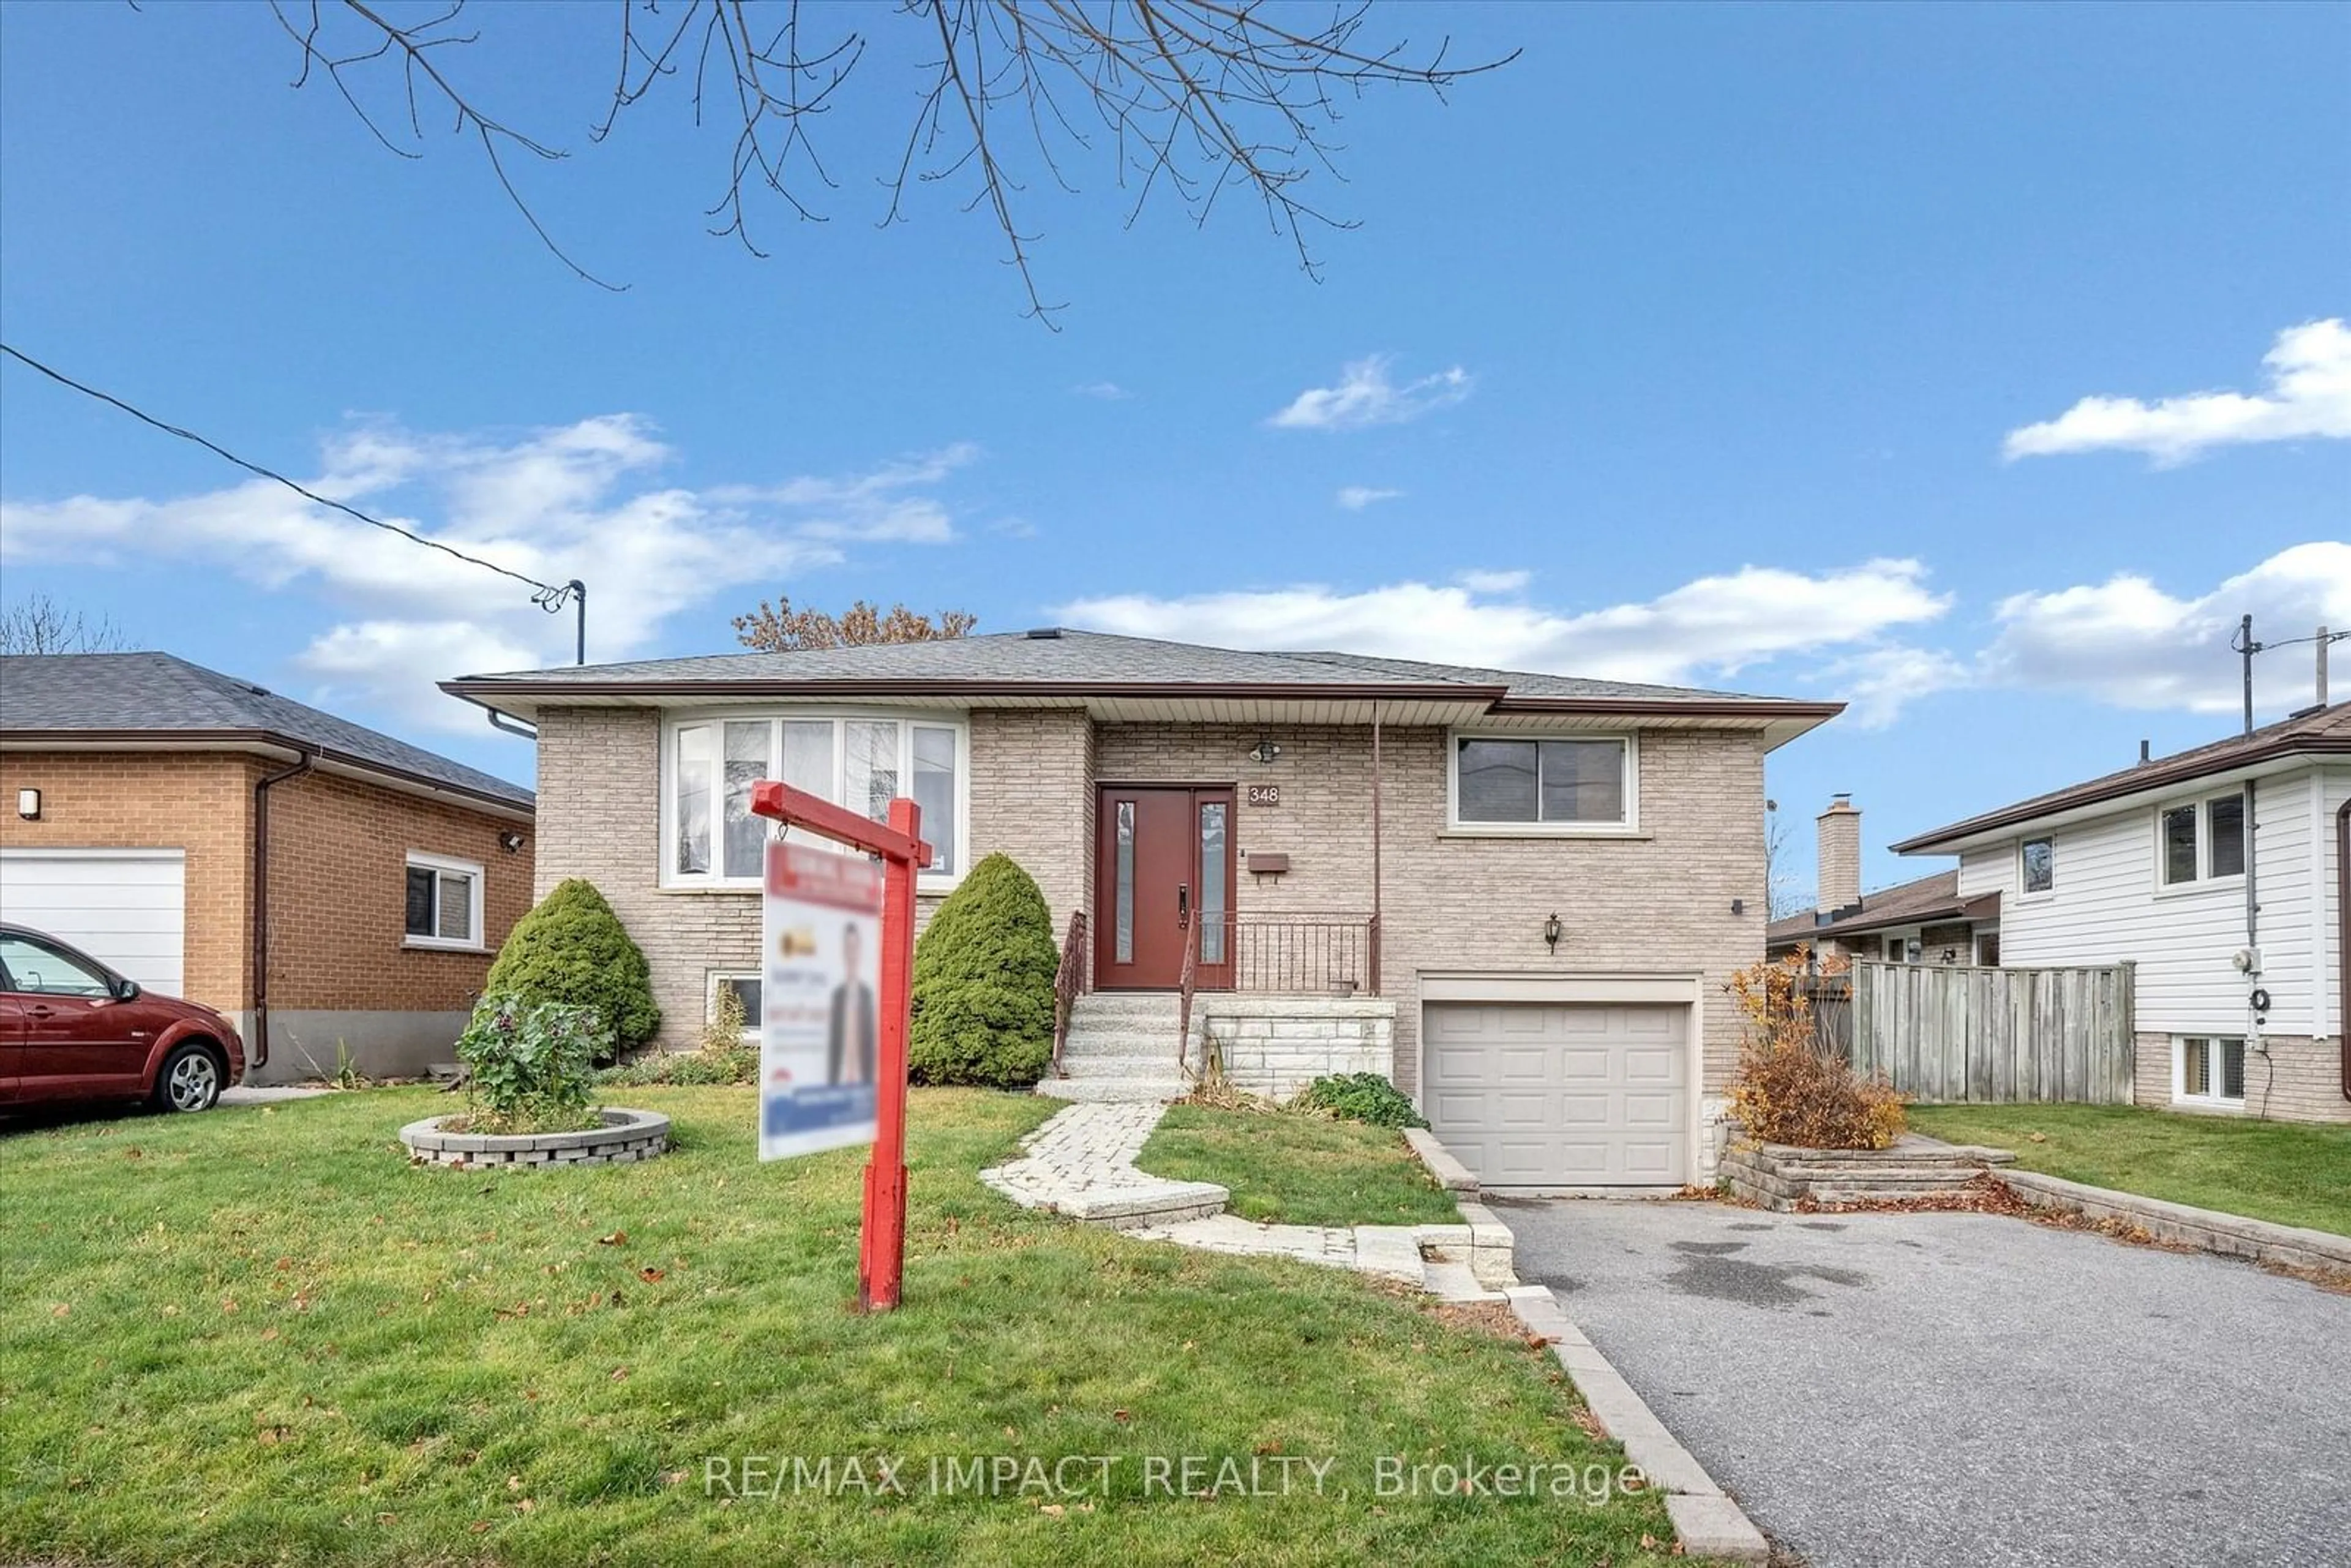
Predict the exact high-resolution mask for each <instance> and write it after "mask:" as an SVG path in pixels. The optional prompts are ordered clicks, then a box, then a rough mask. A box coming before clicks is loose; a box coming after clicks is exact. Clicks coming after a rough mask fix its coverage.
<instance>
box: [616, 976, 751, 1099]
mask: <svg viewBox="0 0 2351 1568" xmlns="http://www.w3.org/2000/svg"><path fill="white" fill-rule="evenodd" d="M748 1021H749V1020H748V1019H746V1018H745V1017H744V1016H743V998H742V994H741V993H740V992H738V991H737V990H736V989H735V988H734V987H732V986H721V987H719V988H718V990H717V994H716V999H715V1000H714V1001H713V1002H712V1003H711V1008H710V1021H709V1022H708V1023H705V1024H704V1025H703V1026H702V1045H701V1049H699V1050H697V1051H649V1052H647V1053H646V1054H645V1055H643V1056H640V1057H639V1058H637V1059H636V1060H635V1061H629V1062H623V1063H622V1064H621V1065H619V1066H617V1067H608V1068H606V1069H605V1070H604V1071H601V1072H599V1073H598V1074H597V1075H596V1082H599V1083H603V1084H617V1085H620V1086H621V1087H623V1088H632V1089H634V1088H643V1087H644V1086H646V1085H649V1084H656V1083H668V1084H680V1085H713V1084H745V1083H756V1082H758V1080H759V1048H758V1046H757V1045H754V1044H752V1043H751V1042H750V1041H749V1040H745V1039H744V1038H743V1030H744V1026H745V1025H746V1024H747V1022H748Z"/></svg>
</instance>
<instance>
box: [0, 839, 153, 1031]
mask: <svg viewBox="0 0 2351 1568" xmlns="http://www.w3.org/2000/svg"><path fill="white" fill-rule="evenodd" d="M186 882H187V862H186V857H185V856H184V855H183V853H182V852H180V851H178V850H0V920H5V921H7V922H9V923H10V924H12V925H29V926H31V927H32V928H33V929H34V930H36V931H46V932H47V933H48V934H49V935H50V936H55V937H57V939H58V940H60V941H62V942H67V943H69V944H71V945H72V946H76V947H78V948H80V949H81V950H82V951H83V952H85V953H88V954H89V956H91V957H93V958H96V959H98V960H99V962H100V963H103V964H107V965H110V966H111V967H114V968H116V969H119V970H120V971H121V972H122V973H123V974H126V975H128V976H130V977H131V978H132V979H134V980H136V981H138V982H139V983H140V984H141V986H143V987H145V988H147V989H149V990H151V991H162V992H163V993H164V994H165V995H167V996H174V997H176V996H182V995H184V994H185V992H184V991H183V988H182V987H183V981H184V980H185V978H186V975H185V971H184V969H183V967H182V958H183V951H184V942H185V936H186V929H187V907H188V901H187V892H186Z"/></svg>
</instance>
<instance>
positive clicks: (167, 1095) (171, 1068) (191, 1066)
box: [155, 1045, 221, 1111]
mask: <svg viewBox="0 0 2351 1568" xmlns="http://www.w3.org/2000/svg"><path fill="white" fill-rule="evenodd" d="M220 1092H221V1065H220V1059H219V1058H218V1057H216V1056H214V1054H213V1053H212V1052H211V1051H208V1050H206V1049H205V1048H204V1047H203V1046H201V1045H183V1046H180V1047H179V1048H177V1049H176V1050H174V1051H172V1054H171V1055H169V1056H167V1057H165V1058H164V1059H163V1071H161V1072H159V1073H157V1074H156V1075H155V1103H156V1104H158V1105H160V1106H162V1108H163V1109H164V1110H166V1111H209V1110H211V1109H212V1107H213V1103H214V1102H215V1101H217V1100H218V1099H219V1098H220Z"/></svg>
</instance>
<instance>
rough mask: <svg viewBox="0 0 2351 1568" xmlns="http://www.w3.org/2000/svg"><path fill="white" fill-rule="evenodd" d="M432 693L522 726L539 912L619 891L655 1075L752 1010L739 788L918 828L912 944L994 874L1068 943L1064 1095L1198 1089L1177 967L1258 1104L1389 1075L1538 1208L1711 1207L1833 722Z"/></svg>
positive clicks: (1009, 680) (1261, 696) (971, 680)
mask: <svg viewBox="0 0 2351 1568" xmlns="http://www.w3.org/2000/svg"><path fill="white" fill-rule="evenodd" d="M444 689H446V690H448V691H450V692H451V693H453V694H455V695H458V696H461V697H464V698H466V699H468V700H470V701H473V702H475V703H479V704H481V705H482V706H486V707H489V708H492V709H495V710H497V711H500V712H503V713H505V714H507V715H509V716H513V717H515V718H518V719H522V720H526V721H528V722H529V723H531V724H534V725H536V726H537V727H538V806H539V812H538V835H539V837H538V859H537V868H538V887H539V890H540V892H541V893H544V892H545V891H546V890H547V889H549V888H550V887H552V886H553V885H554V884H555V883H557V882H559V881H560V880H562V879H563V878H565V877H572V876H580V877H586V878H588V879H589V880H590V881H591V882H593V883H596V885H597V886H598V887H599V888H601V890H602V891H603V893H604V894H605V896H606V897H607V898H609V899H610V900H611V904H612V905H613V907H614V908H615V909H616V910H617V911H618V912H619V913H620V915H621V918H622V921H624V922H625V923H626V924H627V925H628V927H629V929H630V931H631V932H632V935H633V936H635V937H636V939H637V941H638V942H639V943H640V944H641V945H642V946H643V948H644V950H645V953H646V956H648V958H649V959H650V960H651V961H652V966H653V982H654V986H655V988H656V990H657V993H658V997H659V1000H660V1002H661V1005H662V1009H663V1015H664V1023H663V1036H662V1038H663V1040H664V1043H666V1044H669V1045H673V1046H683V1045H684V1044H686V1043H688V1042H689V1041H690V1040H691V1038H692V1037H693V1035H694V1033H695V1030H696V1028H697V1026H698V1025H699V1024H700V1023H701V1022H702V1020H703V1019H704V1018H705V1016H706V1014H707V1010H708V1008H709V1006H710V1003H711V998H713V997H714V996H715V995H716V989H717V988H719V987H720V986H734V987H737V988H744V989H748V988H753V987H756V986H757V984H758V980H757V977H756V971H757V968H758V927H759V898H758V865H759V862H760V858H761V855H762V849H761V845H762V844H763V842H764V841H765V839H766V834H767V827H768V824H767V822H766V821H765V820H764V819H760V818H758V817H755V816H752V815H751V814H750V813H749V811H748V810H747V802H748V795H749V790H750V787H751V784H752V782H753V781H754V780H756V779H763V778H781V779H784V780H785V781H786V782H788V783H790V784H793V785H795V786H798V787H799V788H802V789H811V790H814V791H815V792H817V793H819V794H820V795H824V796H826V797H828V798H830V799H832V800H837V801H841V802H842V803H845V804H849V805H852V806H854V807H857V808H860V809H862V810H870V811H872V813H873V814H874V815H876V816H877V817H878V816H879V815H881V813H882V810H883V805H884V803H885V802H886V801H887V800H889V799H890V798H891V797H892V796H893V795H897V794H906V795H911V796H912V797H913V798H914V800H916V801H917V802H918V803H919V804H920V805H921V807H922V809H923V813H924V821H923V830H924V835H925V838H927V839H929V840H930V841H932V842H933V844H935V846H936V847H937V849H938V852H939V863H938V864H937V865H936V866H935V868H934V869H933V870H932V871H931V872H929V873H925V875H924V877H923V878H922V881H921V885H920V892H921V897H922V903H923V905H924V909H925V914H927V912H928V910H929V909H931V908H933V907H935V904H936V902H937V900H938V899H939V898H941V897H944V896H945V895H946V894H947V893H948V892H949V891H950V890H951V889H952V888H953V887H954V886H955V885H956V881H957V879H958V878H960V877H961V876H962V874H963V873H964V872H965V870H966V868H967V867H968V866H969V865H970V864H971V863H972V862H973V861H974V860H975V859H976V858H977V857H979V856H981V855H985V854H987V853H989V852H994V851H999V850H1000V851H1003V852H1007V853H1008V854H1010V855H1011V856H1012V857H1013V858H1014V859H1016V860H1018V861H1019V862H1020V863H1021V864H1022V865H1023V866H1024V867H1026V868H1027V869H1028V871H1029V873H1031V874H1032V875H1033V876H1035V878H1036V879H1037V882H1038V883H1039V885H1040V887H1041V888H1042V889H1043V891H1044V894H1045V897H1046V899H1047V901H1048V902H1049V903H1050V904H1051V906H1052V909H1053V915H1054V920H1055V924H1056V927H1057V929H1060V930H1061V931H1063V932H1065V933H1071V934H1072V936H1071V938H1065V940H1069V941H1071V944H1072V946H1074V948H1075V949H1076V951H1075V952H1074V953H1073V957H1076V958H1081V959H1082V960H1084V962H1085V964H1086V967H1087V968H1088V969H1089V971H1090V976H1089V981H1090V995H1089V996H1088V997H1087V998H1085V999H1084V1001H1083V1002H1082V1003H1081V1009H1080V1015H1079V1019H1078V1022H1077V1024H1076V1025H1075V1026H1074V1027H1073V1032H1072V1038H1071V1044H1070V1050H1069V1053H1068V1055H1067V1057H1066V1058H1065V1065H1066V1066H1067V1068H1068V1070H1069V1071H1070V1074H1071V1076H1070V1078H1069V1079H1067V1080H1055V1081H1052V1082H1048V1083H1047V1084H1046V1085H1045V1086H1044V1087H1045V1088H1046V1089H1047V1091H1048V1092H1061V1093H1063V1094H1066V1095H1069V1096H1071V1097H1078V1098H1087V1097H1113V1096H1116V1095H1121V1094H1130V1093H1132V1094H1143V1093H1158V1092H1167V1093H1173V1092H1176V1091H1177V1089H1178V1087H1179V1086H1180V1080H1178V1079H1177V1077H1176V1066H1175V1056H1176V1037H1175V1028H1174V1023H1173V1019H1174V1013H1173V1007H1174V1002H1173V994H1174V992H1175V988H1177V986H1178V984H1179V980H1180V978H1181V975H1182V971H1183V968H1184V966H1185V956H1186V950H1187V946H1192V949H1193V952H1194V956H1195V961H1196V984H1197V987H1198V1001H1197V1007H1196V1015H1195V1023H1196V1028H1198V1029H1199V1030H1202V1031H1204V1032H1205V1034H1206V1036H1207V1040H1208V1041H1209V1042H1211V1043H1213V1044H1214V1045H1215V1047H1216V1048H1217V1051H1218V1053H1219V1055H1220V1056H1221V1057H1222V1059H1223V1060H1224V1061H1225V1062H1226V1064H1227V1066H1228V1070H1229V1071H1231V1072H1232V1073H1233V1075H1234V1076H1235V1077H1236V1078H1237V1079H1238V1080H1240V1081H1242V1082H1245V1083H1251V1084H1255V1085H1256V1086H1258V1087H1260V1088H1263V1089H1267V1090H1270V1091H1271V1092H1277V1093H1286V1092H1289V1091H1290V1090H1291V1089H1293V1088H1295V1087H1296V1086H1297V1085H1298V1084H1299V1083H1300V1082H1303V1081H1304V1080H1305V1079H1306V1078H1309V1077H1311V1076H1312V1075H1313V1074H1314V1073H1315V1072H1317V1071H1331V1070H1353V1069H1364V1068H1368V1069H1372V1070H1376V1071H1382V1072H1385V1073H1387V1074H1389V1075H1391V1076H1392V1077H1393V1078H1394V1080H1395V1082H1396V1083H1397V1084H1398V1085H1400V1086H1401V1087H1403V1088H1405V1090H1406V1091H1408V1092H1411V1093H1413V1094H1414V1096H1415V1097H1416V1100H1417V1101H1418V1103H1420V1104H1421V1106H1422V1107H1423V1109H1424V1110H1425V1111H1426V1113H1427V1114H1428V1116H1429V1117H1430V1119H1431V1121H1432V1122H1433V1123H1434V1124H1436V1126H1437V1131H1438V1132H1439V1134H1441V1135H1442V1136H1443V1137H1444V1138H1445V1139H1446V1141H1447V1143H1448V1144H1449V1145H1452V1146H1453V1147H1455V1148H1456V1149H1458V1151H1460V1152H1461V1154H1462V1155H1463V1156H1464V1158H1465V1159H1467V1160H1468V1163H1469V1164H1470V1165H1471V1166H1473V1168H1475V1169H1477V1170H1478V1171H1479V1175H1480V1176H1482V1177H1484V1178H1485V1179H1486V1180H1487V1181H1488V1182H1489V1183H1490V1184H1493V1185H1497V1186H1520V1187H1546V1186H1548V1187H1570V1186H1604V1185H1613V1186H1622V1185H1642V1186H1676V1185H1679V1184H1681V1183H1683V1182H1685V1181H1689V1180H1696V1179H1700V1178H1702V1177H1703V1176H1705V1175H1707V1174H1708V1173H1709V1172H1710V1170H1711V1167H1712V1161H1713V1145H1714V1142H1715V1138H1714V1134H1713V1126H1714V1124H1715V1121H1716V1112H1717V1110H1718V1104H1717V1100H1716V1097H1717V1096H1719V1093H1720V1092H1721V1091H1722V1089H1723V1087H1724V1085H1725V1083H1726V1082H1727V1081H1728V1079H1729V1075H1730V1072H1731V1069H1732V1065H1733V1061H1734V1059H1735V1056H1736V1052H1737V1046H1738V1038H1739V1034H1738V1028H1737V1024H1736V1022H1735V1020H1734V1019H1733V1018H1732V1017H1731V1014H1730V1011H1729V1007H1728V1006H1727V1004H1726V1003H1725V1001H1724V999H1723V997H1722V986H1723V982H1724V981H1725V979H1726V978H1727V977H1729V974H1730V972H1731V971H1732V970H1734V969H1736V968H1739V967H1741V966H1743V965H1746V964H1750V963H1752V962H1754V961H1755V960H1757V959H1758V958H1760V957H1761V956H1762V954H1763V937H1764V922H1765V908H1764V865H1763V758H1764V756H1765V754H1766V753H1767V752H1769V751H1771V749H1772V748H1773V747H1777V746H1780V745H1782V744H1784V743H1785V742H1787V741H1789V740H1792V739H1793V738H1794V737H1797V736H1799V735H1802V734H1803V733H1804V732H1805V731H1807V730H1809V729H1812V728H1813V727H1815V726H1817V725H1819V724H1821V723H1823V722H1824V721H1825V720H1827V719H1828V718H1830V717H1832V716H1834V715H1835V714H1836V712H1837V711H1838V705H1835V704H1832V703H1818V702H1794V701H1783V700H1778V699H1773V698H1765V697H1753V696H1742V695H1729V694H1724V693H1719V692H1706V691H1693V690H1687V689H1681V688H1673V687H1661V686H1643V685H1625V684H1622V683H1616V682H1606V681H1589V680H1577V679H1571V678H1567V677H1563V676H1557V675H1540V674H1511V673H1508V672H1503V671H1495V670H1480V669H1468V668H1460V667H1456V666H1451V665H1437V664H1414V663H1407V662H1405V661H1400V660H1390V659H1376V658H1368V657H1362V656H1356V655H1349V654H1337V653H1239V652H1233V651H1228V650H1223V649H1214V648H1202V647H1192V646H1187V645H1185V644H1181V643H1162V642H1150V641H1144V640H1140V639H1134V638H1127V637H1114V636H1106V635H1101V634H1096V633H1090V632H1072V631H1061V630H1059V629H1045V630H1040V631H1036V632H1025V633H1020V632H1015V633H1009V634H1003V635H994V636H984V637H970V638H964V639H960V640H956V641H952V642H938V643H908V644H897V645H888V646H879V647H865V648H842V649H828V650H820V651H811V652H801V653H737V654H727V655H719V656H714V657H707V658H687V659H664V660H655V661H649V662H644V663H639V664H607V665H592V666H586V667H580V668H570V669H554V670H541V671H534V672H528V673H524V674H498V675H475V676H467V677H465V678H463V679H460V680H455V681H450V682H447V683H445V684H444ZM1073 916H1082V917H1083V919H1082V920H1074V919H1073V918H1072V917H1073ZM1081 929H1082V931H1083V936H1082V938H1081V939H1077V938H1075V936H1074V934H1075V933H1077V932H1078V931H1080V930H1081ZM748 1010H749V1012H750V1013H751V1015H752V1016H753V1017H755V1018H756V1017H757V1014H758V1009H757V1007H756V1006H754V1007H752V1008H750V1009H748Z"/></svg>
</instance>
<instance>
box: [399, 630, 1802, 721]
mask: <svg viewBox="0 0 2351 1568" xmlns="http://www.w3.org/2000/svg"><path fill="white" fill-rule="evenodd" d="M758 680H776V681H795V682H799V681H831V680H838V681H844V682H848V681H939V682H943V683H961V682H1001V683H1007V684H1016V685H1017V684H1028V683H1034V684H1036V685H1040V686H1042V685H1062V684H1077V683H1100V684H1105V685H1109V684H1119V685H1202V686H1265V685H1284V686H1310V687H1311V686H1363V685H1424V686H1469V687H1477V688H1482V689H1485V690H1489V691H1491V690H1497V689H1499V690H1500V691H1502V692H1504V693H1505V694H1507V696H1509V697H1513V698H1520V697H1524V698H1544V697H1567V698H1586V699H1601V700H1616V701H1626V702H1677V701H1684V702H1708V703H1716V702H1758V703H1775V702H1778V701H1781V700H1782V699H1777V698H1771V697H1757V696H1750V695H1746V694H1744V693H1736V692H1710V691H1699V690H1697V689H1694V688H1691V687H1687V686H1658V685H1635V684H1633V683H1629V682H1625V681H1598V680H1585V679H1581V678H1578V677H1576V676H1572V675H1549V674H1531V673H1526V672H1520V671H1510V670H1487V669H1479V668H1475V667H1472V666H1468V665H1462V664H1422V663H1419V662H1417V661H1415V660H1410V659H1384V658H1376V657H1372V656H1369V655H1365V654H1360V653H1255V652H1249V651H1244V650H1240V649H1233V648H1209V647H1203V646H1199V645H1196V644H1194V643H1169V642H1162V641H1158V640H1156V639H1153V638H1147V637H1123V636H1118V635H1115V634H1113V633H1110V632H1076V631H1061V632H1059V633H1058V634H1057V635H1054V636H1050V637H1039V636H1033V635H1031V634H1029V632H991V633H988V634H987V635H983V636H976V637H958V638H952V639H946V640H942V641H938V642H932V643H878V644H872V645H869V646H865V647H857V648H819V649H807V650H801V651H797V652H793V653H714V654H705V655H703V656H700V657H695V658H684V659H644V660H639V661H636V662H634V663H631V664H585V665H566V666H560V667H558V668H555V669H545V670H518V671H510V672H504V673H497V674H475V675H466V676H463V677H461V678H459V679H458V680H456V681H453V682H449V683H445V685H449V686H452V687H463V686H465V685H471V684H473V683H475V682H496V683H499V684H501V685H507V684H512V685H533V686H545V687H557V688H559V687H562V686H567V685H595V686H609V685H625V684H631V683H643V684H646V685H669V684H674V683H691V682H698V681H709V682H713V683H718V682H729V681H758Z"/></svg>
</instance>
